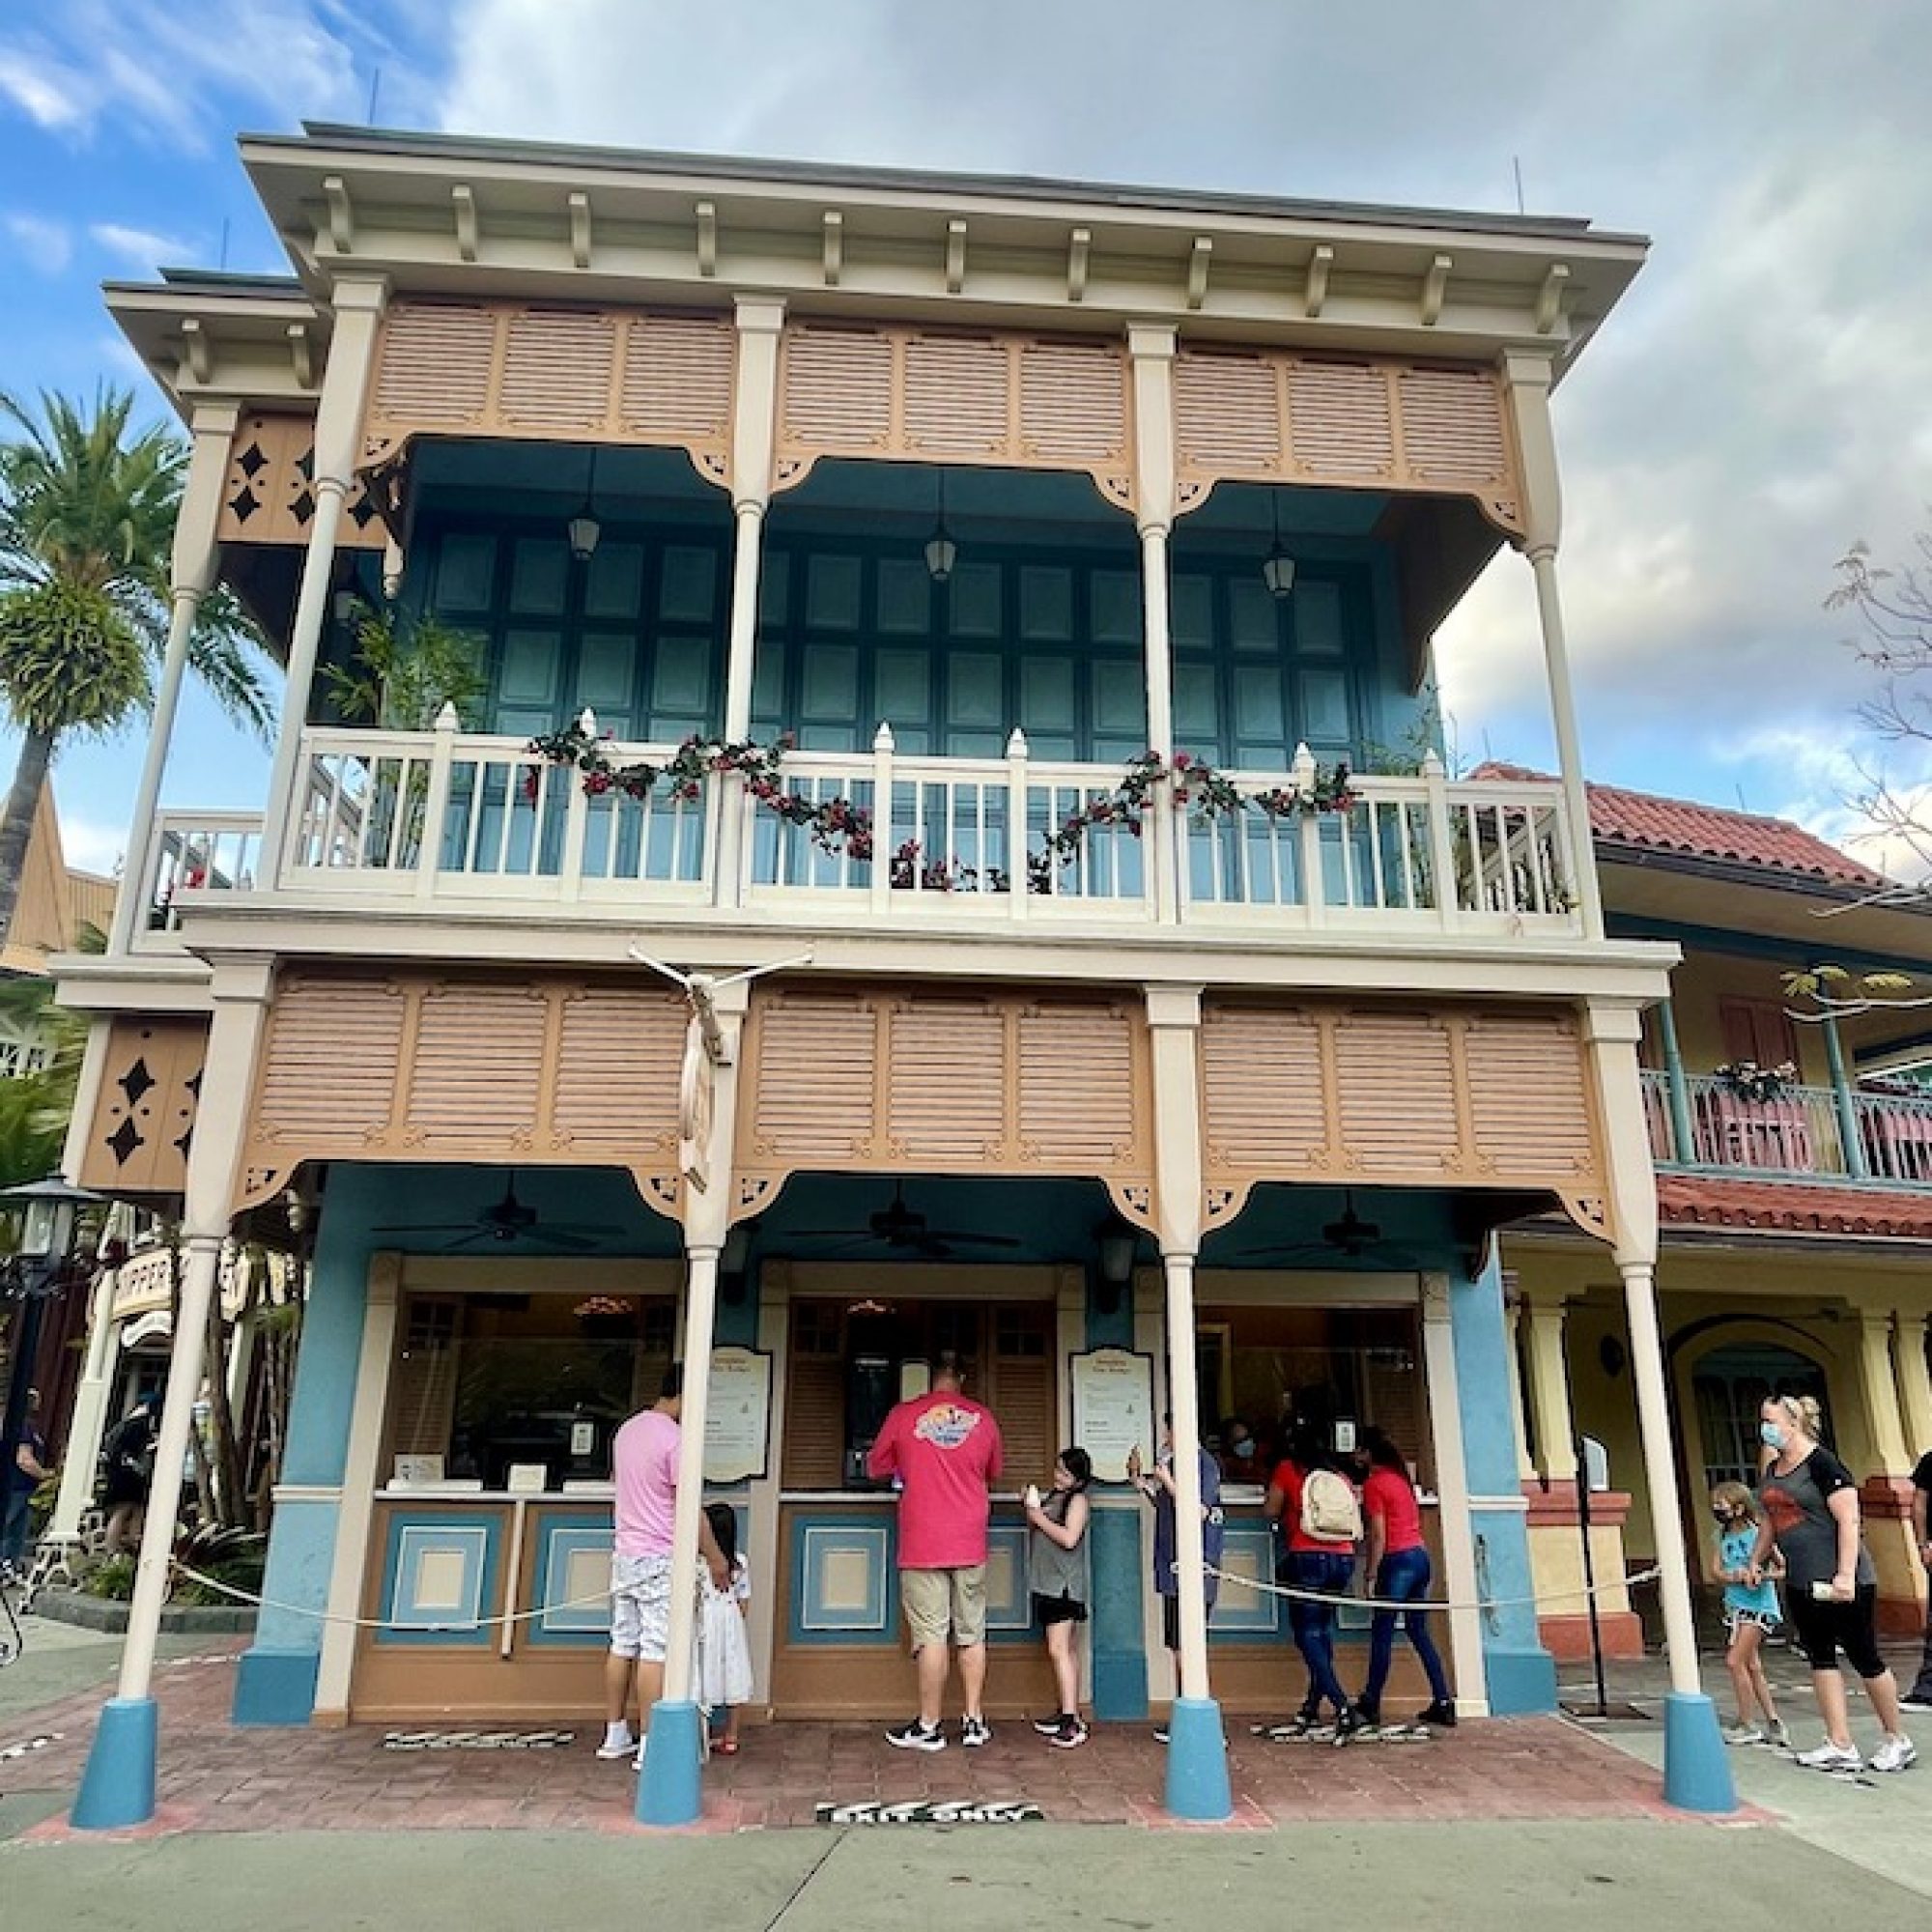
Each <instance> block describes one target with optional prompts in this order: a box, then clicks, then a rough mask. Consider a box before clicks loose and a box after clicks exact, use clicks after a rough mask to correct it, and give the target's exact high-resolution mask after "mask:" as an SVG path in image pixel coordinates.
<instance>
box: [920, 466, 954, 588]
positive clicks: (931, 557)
mask: <svg viewBox="0 0 1932 1932" xmlns="http://www.w3.org/2000/svg"><path fill="white" fill-rule="evenodd" d="M958 555H959V546H958V545H957V544H956V543H954V542H953V541H952V538H951V537H950V536H949V535H948V534H947V532H946V471H945V470H943V469H942V470H940V472H939V521H938V522H937V523H936V524H935V525H934V526H933V529H932V534H931V536H929V537H928V538H926V540H925V567H926V569H927V570H928V571H930V572H931V574H932V581H933V582H935V583H944V582H946V580H947V579H948V578H949V577H951V576H952V565H953V563H954V561H955V559H956V558H957V557H958Z"/></svg>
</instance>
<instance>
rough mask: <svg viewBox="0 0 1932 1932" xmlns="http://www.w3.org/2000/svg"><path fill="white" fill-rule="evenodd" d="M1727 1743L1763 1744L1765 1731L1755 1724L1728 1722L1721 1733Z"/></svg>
mask: <svg viewBox="0 0 1932 1932" xmlns="http://www.w3.org/2000/svg"><path fill="white" fill-rule="evenodd" d="M1720 1735H1721V1736H1722V1738H1723V1740H1724V1742H1725V1743H1726V1744H1727V1745H1761V1744H1763V1742H1764V1733H1763V1732H1762V1731H1761V1730H1759V1729H1758V1727H1757V1726H1756V1725H1755V1724H1726V1725H1725V1726H1724V1728H1723V1730H1722V1732H1721V1733H1720Z"/></svg>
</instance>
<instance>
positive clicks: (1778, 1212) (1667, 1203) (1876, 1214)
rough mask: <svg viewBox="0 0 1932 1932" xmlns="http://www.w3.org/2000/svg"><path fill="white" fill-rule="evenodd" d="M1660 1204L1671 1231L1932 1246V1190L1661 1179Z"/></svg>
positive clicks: (1670, 1176)
mask: <svg viewBox="0 0 1932 1932" xmlns="http://www.w3.org/2000/svg"><path fill="white" fill-rule="evenodd" d="M1657 1206H1658V1210H1659V1212H1660V1213H1661V1214H1662V1218H1663V1221H1664V1223H1665V1225H1666V1226H1672V1227H1699V1228H1744V1229H1749V1228H1755V1229H1758V1230H1761V1231H1763V1232H1766V1233H1770V1234H1800V1235H1854V1236H1868V1237H1878V1238H1889V1239H1892V1240H1907V1241H1932V1193H1928V1194H1893V1193H1888V1192H1883V1191H1880V1190H1878V1189H1870V1188H1863V1187H1831V1186H1814V1185H1813V1184H1811V1183H1810V1182H1808V1181H1784V1180H1738V1179H1732V1178H1731V1177H1729V1176H1724V1177H1722V1178H1719V1177H1717V1176H1706V1175H1690V1174H1660V1175H1659V1176H1658V1177H1657Z"/></svg>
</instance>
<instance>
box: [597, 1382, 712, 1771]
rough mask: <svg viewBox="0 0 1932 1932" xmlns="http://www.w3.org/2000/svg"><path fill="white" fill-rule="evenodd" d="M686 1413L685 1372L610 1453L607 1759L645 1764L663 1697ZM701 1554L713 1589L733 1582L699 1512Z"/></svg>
mask: <svg viewBox="0 0 1932 1932" xmlns="http://www.w3.org/2000/svg"><path fill="white" fill-rule="evenodd" d="M683 1407H684V1368H683V1365H682V1364H681V1363H677V1362H673V1363H672V1364H671V1366H670V1367H669V1368H668V1369H667V1370H666V1371H665V1378H664V1384H663V1387H662V1389H661V1391H660V1392H659V1395H658V1399H657V1402H656V1404H655V1405H654V1406H652V1407H650V1408H645V1409H640V1410H639V1412H638V1413H637V1414H636V1415H634V1416H632V1418H631V1419H630V1421H628V1422H627V1423H625V1424H624V1426H623V1428H621V1429H620V1430H618V1432H617V1435H616V1437H615V1439H614V1440H613V1441H612V1443H611V1472H612V1474H613V1476H614V1477H615V1479H616V1488H617V1508H616V1538H615V1541H614V1542H613V1544H612V1546H611V1655H610V1656H609V1658H607V1659H606V1660H605V1665H604V1719H605V1721H604V1742H603V1743H602V1744H601V1745H599V1746H598V1747H597V1755H598V1756H599V1757H602V1758H619V1757H630V1756H631V1755H632V1754H633V1753H635V1754H636V1758H637V1762H638V1764H639V1766H641V1765H642V1764H643V1761H644V1746H645V1745H646V1744H647V1743H648V1742H649V1734H650V1728H651V1706H652V1705H653V1704H655V1703H656V1702H657V1701H658V1700H659V1698H660V1697H662V1696H663V1695H664V1665H665V1640H666V1638H667V1636H668V1634H669V1631H670V1555H671V1541H672V1528H673V1525H674V1523H675V1521H676V1517H677V1446H678V1435H679V1431H678V1426H677V1419H678V1415H679V1413H680V1412H681V1411H682V1409H683ZM697 1541H698V1547H699V1548H701V1549H702V1551H703V1554H704V1561H705V1562H706V1563H707V1564H708V1565H709V1566H710V1569H711V1576H712V1579H713V1581H715V1582H716V1583H717V1584H718V1586H719V1587H720V1588H721V1589H723V1588H724V1587H725V1582H726V1581H727V1580H728V1573H727V1572H726V1570H725V1558H724V1556H723V1554H722V1553H721V1552H720V1550H719V1548H718V1540H717V1538H716V1537H714V1536H713V1535H712V1534H711V1525H710V1523H709V1522H707V1521H706V1520H705V1519H704V1513H703V1512H702V1511H701V1510H700V1511H699V1512H698V1517H697ZM633 1677H635V1678H636V1680H637V1690H638V1719H639V1736H637V1737H635V1738H634V1737H633V1736H632V1735H631V1726H630V1724H629V1722H628V1721H627V1720H626V1719H625V1716H624V1705H625V1702H626V1700H627V1699H628V1698H629V1696H630V1694H631V1684H632V1679H633Z"/></svg>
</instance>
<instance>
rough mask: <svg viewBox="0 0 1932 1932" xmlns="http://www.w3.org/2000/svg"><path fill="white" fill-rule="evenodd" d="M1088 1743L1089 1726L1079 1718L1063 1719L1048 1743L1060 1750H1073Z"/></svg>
mask: <svg viewBox="0 0 1932 1932" xmlns="http://www.w3.org/2000/svg"><path fill="white" fill-rule="evenodd" d="M1086 1742H1087V1726H1086V1725H1085V1724H1083V1723H1082V1722H1081V1721H1080V1719H1079V1718H1078V1717H1077V1716H1075V1717H1068V1718H1063V1719H1061V1720H1060V1722H1059V1724H1058V1725H1057V1726H1056V1727H1055V1729H1054V1733H1053V1735H1052V1736H1051V1737H1050V1738H1048V1739H1047V1743H1048V1744H1050V1745H1052V1746H1053V1747H1055V1748H1056V1749H1058V1750H1073V1749H1074V1748H1076V1747H1078V1746H1080V1745H1084V1744H1085V1743H1086Z"/></svg>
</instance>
